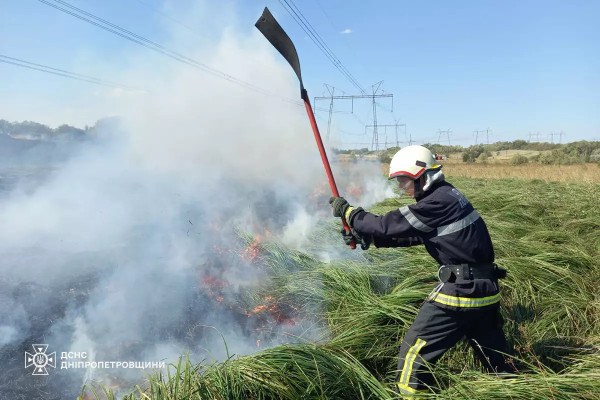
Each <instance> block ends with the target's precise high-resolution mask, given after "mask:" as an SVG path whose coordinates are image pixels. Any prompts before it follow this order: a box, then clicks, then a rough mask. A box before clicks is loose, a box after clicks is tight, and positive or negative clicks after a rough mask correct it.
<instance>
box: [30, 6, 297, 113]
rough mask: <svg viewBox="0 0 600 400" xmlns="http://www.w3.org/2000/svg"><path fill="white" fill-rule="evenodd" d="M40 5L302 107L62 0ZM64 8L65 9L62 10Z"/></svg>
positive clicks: (232, 81) (240, 84) (219, 76)
mask: <svg viewBox="0 0 600 400" xmlns="http://www.w3.org/2000/svg"><path fill="white" fill-rule="evenodd" d="M38 1H39V2H40V3H43V4H46V5H48V6H50V7H52V8H55V9H57V10H59V11H62V12H64V13H66V14H69V15H71V16H73V17H75V18H78V19H80V20H82V21H85V22H87V23H89V24H92V25H95V26H97V27H98V28H101V29H104V30H105V31H108V32H111V33H113V34H115V35H117V36H120V37H122V38H123V39H126V40H129V41H131V42H133V43H136V44H138V45H140V46H143V47H146V48H148V49H150V50H153V51H155V52H157V53H161V54H163V55H165V56H167V57H170V58H172V59H174V60H177V61H179V62H181V63H183V64H187V65H189V66H191V67H194V68H197V69H200V70H202V71H204V72H207V73H209V74H211V75H213V76H216V77H218V78H221V79H224V80H226V81H229V82H231V83H235V84H237V85H239V86H242V87H245V88H246V89H250V90H253V91H255V92H258V93H261V94H263V95H267V96H275V97H279V98H280V99H282V100H283V101H286V102H289V103H292V104H296V105H300V106H303V104H302V103H301V102H300V101H297V100H291V99H286V98H282V97H280V96H278V95H276V94H274V93H272V92H269V91H267V90H265V89H263V88H261V87H260V86H256V85H254V84H252V83H249V82H246V81H244V80H242V79H239V78H236V77H235V76H233V75H229V74H227V73H225V72H223V71H219V70H218V69H215V68H212V67H209V66H208V65H205V64H203V63H201V62H199V61H197V60H194V59H193V58H190V57H187V56H185V55H182V54H180V53H177V52H176V51H173V50H170V49H169V48H167V47H165V46H162V45H160V44H158V43H156V42H153V41H151V40H149V39H147V38H145V37H143V36H141V35H138V34H136V33H133V32H131V31H129V30H127V29H125V28H122V27H120V26H118V25H116V24H113V23H111V22H109V21H107V20H105V19H102V18H100V17H98V16H96V15H94V14H92V13H89V12H87V11H85V10H82V9H80V8H77V7H75V6H73V5H71V4H69V3H67V2H65V1H62V0H53V1H54V2H55V3H58V4H60V5H62V6H63V7H61V6H60V5H56V4H53V3H51V2H50V1H47V0H38ZM64 7H66V8H64Z"/></svg>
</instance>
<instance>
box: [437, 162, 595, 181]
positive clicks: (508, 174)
mask: <svg viewBox="0 0 600 400" xmlns="http://www.w3.org/2000/svg"><path fill="white" fill-rule="evenodd" d="M444 172H445V173H446V174H447V175H450V176H458V177H466V178H490V179H500V178H522V179H543V180H545V181H552V182H570V183H578V182H586V183H600V167H599V166H598V164H596V163H588V164H573V165H545V164H538V163H529V164H522V165H509V164H508V163H506V162H502V163H487V164H481V163H463V162H459V161H458V160H457V159H448V160H446V161H444Z"/></svg>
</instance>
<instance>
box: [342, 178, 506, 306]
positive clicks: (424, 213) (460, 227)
mask: <svg viewBox="0 0 600 400" xmlns="http://www.w3.org/2000/svg"><path fill="white" fill-rule="evenodd" d="M416 200H417V202H416V204H412V205H408V206H404V207H401V208H400V209H398V210H393V211H390V212H388V213H387V214H385V215H381V216H379V215H374V214H371V213H369V212H366V211H364V210H361V209H359V210H358V211H357V212H355V213H353V214H352V215H351V221H350V224H351V226H352V228H353V229H354V230H355V231H357V232H358V234H360V235H363V236H364V235H371V236H372V238H373V244H374V245H375V246H377V247H406V246H415V245H420V244H423V245H425V248H426V249H427V251H428V252H429V254H430V255H431V256H432V257H433V258H434V259H435V260H436V261H437V262H438V264H439V265H440V266H441V265H458V264H475V263H491V262H493V261H494V248H493V246H492V241H491V239H490V234H489V232H488V230H487V227H486V225H485V222H483V219H482V218H481V216H480V215H479V214H478V213H477V211H476V210H475V209H474V208H473V206H472V205H471V203H470V202H469V201H468V200H467V199H466V198H465V196H464V195H463V194H462V193H461V192H459V191H458V190H457V189H456V188H455V187H454V186H452V185H451V184H450V183H448V182H440V183H438V184H436V185H435V186H434V187H433V188H431V189H430V190H428V191H427V192H425V194H424V195H423V196H422V197H419V198H417V199H416ZM436 292H437V293H436ZM428 298H429V300H431V301H434V302H435V303H436V305H438V306H440V307H444V308H452V309H455V308H456V307H460V308H480V307H485V306H489V305H492V304H496V303H498V302H499V301H500V295H499V293H498V281H497V279H473V280H464V279H462V278H457V279H456V281H455V282H452V283H450V282H447V283H444V284H443V285H442V287H441V288H440V287H439V286H438V287H437V288H436V290H434V291H432V293H431V294H430V295H429V296H428Z"/></svg>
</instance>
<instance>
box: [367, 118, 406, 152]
mask: <svg viewBox="0 0 600 400" xmlns="http://www.w3.org/2000/svg"><path fill="white" fill-rule="evenodd" d="M399 126H403V127H404V137H405V138H406V124H400V123H399V122H398V121H396V123H395V124H380V125H365V133H366V132H367V129H369V128H373V129H376V128H384V129H386V131H385V132H386V142H385V146H386V148H387V128H391V127H394V130H395V133H396V147H400V143H404V141H402V142H401V141H400V140H399V139H398V127H399ZM410 142H411V144H412V140H410Z"/></svg>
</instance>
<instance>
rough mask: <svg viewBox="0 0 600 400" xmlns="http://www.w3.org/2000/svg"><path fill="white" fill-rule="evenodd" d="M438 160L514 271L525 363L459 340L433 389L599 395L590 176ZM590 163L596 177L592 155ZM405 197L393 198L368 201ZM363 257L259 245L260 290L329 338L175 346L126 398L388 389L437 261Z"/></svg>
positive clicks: (375, 254) (413, 253) (344, 394)
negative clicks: (204, 353) (480, 357)
mask: <svg viewBox="0 0 600 400" xmlns="http://www.w3.org/2000/svg"><path fill="white" fill-rule="evenodd" d="M444 168H445V171H446V173H447V175H449V179H448V180H449V181H451V182H452V183H453V184H455V186H457V187H458V188H459V189H460V190H461V191H463V192H464V193H465V194H466V196H467V197H468V198H469V199H470V200H471V202H472V203H473V205H474V206H475V207H476V208H477V209H478V211H479V213H480V214H481V215H482V216H483V218H484V219H485V221H486V223H487V225H488V228H489V230H490V232H491V235H492V239H493V241H494V244H495V249H496V257H497V263H498V264H499V265H500V266H501V267H504V268H507V269H508V271H509V275H508V278H507V279H505V280H504V281H502V282H501V285H502V289H501V290H502V295H503V301H502V313H503V316H504V319H505V321H506V322H505V331H506V334H507V336H508V338H509V341H510V342H511V343H512V344H513V345H514V347H515V351H516V355H517V357H518V359H519V360H520V369H521V372H520V373H519V374H518V375H516V376H514V377H512V378H511V379H499V378H496V377H493V376H490V375H487V374H484V373H483V372H482V369H481V366H480V365H478V364H477V363H476V362H474V361H473V357H472V353H471V350H470V349H469V348H468V346H466V345H464V344H461V345H459V346H457V347H456V348H454V349H453V350H451V351H450V352H448V353H447V354H446V355H445V356H444V357H443V359H442V360H441V361H440V362H439V363H438V364H437V365H436V366H435V367H434V370H435V373H436V376H437V378H438V383H437V387H435V388H432V393H431V394H430V395H429V397H428V398H439V399H482V400H483V399H486V400H488V399H527V400H535V399H600V289H599V287H600V211H599V210H600V200H599V199H600V185H599V184H598V183H597V182H598V179H597V178H596V179H595V180H594V179H591V181H592V182H596V183H582V184H578V183H576V182H574V181H573V180H572V179H571V178H570V175H567V174H566V172H562V173H561V174H560V176H561V177H562V178H560V179H558V176H557V175H556V174H555V175H552V174H551V173H550V171H551V170H552V169H555V168H556V167H550V166H549V167H547V168H548V170H545V169H544V170H542V169H537V172H538V173H541V174H542V175H537V176H536V177H535V178H536V179H523V178H529V177H533V176H531V175H529V174H525V173H524V172H523V171H524V170H520V172H518V171H519V170H514V171H510V172H509V169H514V168H515V167H508V166H500V167H496V166H494V165H467V166H466V167H464V168H469V169H461V168H463V166H459V165H452V164H448V165H447V166H445V167H444ZM488 168H489V169H488ZM495 168H498V169H497V170H496V169H495ZM500 168H504V169H502V170H500ZM524 168H527V166H526V167H524ZM530 168H531V167H530ZM540 168H541V167H540ZM543 168H546V167H543ZM574 168H580V167H579V166H576V167H574ZM588 168H590V169H592V170H593V169H594V168H595V172H596V174H597V175H599V174H600V170H598V168H597V167H596V166H595V165H593V166H589V167H588ZM564 169H565V167H563V168H562V169H561V171H563V170H564ZM492 171H498V172H496V173H493V172H492ZM574 171H575V170H574ZM515 175H517V176H518V178H511V176H515ZM592 175H593V174H592ZM482 176H483V177H485V178H481V177H482ZM540 176H544V177H546V178H548V180H549V181H546V180H543V179H539V178H540ZM493 177H503V178H504V179H491V178H493ZM507 177H508V178H507ZM555 181H564V182H555ZM410 202H411V201H410V200H409V199H405V198H391V199H387V200H385V201H383V202H382V203H379V204H377V205H376V206H374V207H372V209H371V211H373V212H376V213H384V212H386V211H388V210H391V209H394V208H397V207H399V206H401V205H403V204H408V203H410ZM332 224H334V222H333V221H329V222H324V223H323V226H322V227H321V229H320V230H319V231H318V232H317V233H316V235H317V237H316V238H315V240H317V243H318V240H319V235H320V236H326V235H332V234H335V233H336V232H337V230H336V229H335V227H337V225H335V226H334V225H332ZM248 240H249V243H250V241H251V238H249V239H248ZM357 251H358V250H357ZM365 255H366V256H367V258H368V261H367V262H362V263H357V262H335V263H331V264H323V263H321V262H319V261H318V260H317V259H315V258H313V257H311V256H309V255H307V254H303V253H299V252H297V251H293V250H291V249H288V248H285V247H284V246H282V245H281V244H278V243H276V242H265V243H263V244H261V248H260V257H261V260H262V262H263V263H264V265H265V268H267V269H268V270H269V271H270V275H271V276H272V279H271V281H270V282H269V283H268V285H267V286H265V287H264V288H262V289H261V290H262V291H263V293H258V297H260V296H264V295H265V294H268V295H269V296H272V297H273V298H274V299H275V300H276V301H277V302H278V303H281V304H289V305H291V306H293V307H299V310H298V315H297V316H296V317H297V318H302V316H303V315H311V316H312V317H313V318H314V316H315V315H316V316H317V318H318V321H319V323H320V324H321V325H322V326H326V327H328V331H329V334H328V337H327V338H323V340H322V341H319V342H316V343H301V344H289V345H283V346H278V347H274V348H270V349H266V350H263V351H260V352H258V353H256V354H253V355H248V356H242V357H237V356H232V357H230V358H229V359H228V360H226V361H224V362H220V363H210V362H209V363H202V364H200V365H193V364H191V363H190V362H189V361H188V360H187V359H186V358H185V356H184V357H182V358H181V359H180V360H179V362H176V363H174V364H172V365H171V367H170V368H169V371H168V372H167V373H163V374H159V373H155V374H153V375H151V376H149V378H148V379H147V380H146V381H145V382H140V384H139V386H138V387H137V388H132V392H131V394H130V395H128V396H127V397H126V398H127V399H128V400H133V399H172V400H179V399H190V398H191V399H223V400H225V399H391V398H397V397H396V395H395V394H394V393H393V391H392V386H393V382H392V380H393V376H394V374H395V367H396V362H397V360H396V357H397V351H398V343H399V340H400V338H401V337H402V335H403V334H404V333H405V331H406V330H407V328H408V327H409V326H410V324H411V322H412V320H413V319H414V316H415V315H416V312H417V310H418V307H419V306H420V304H422V301H423V299H424V297H425V295H426V294H427V293H428V292H429V291H430V290H431V288H432V286H433V283H434V282H435V273H436V271H437V266H436V265H435V262H434V261H433V260H432V259H431V258H430V257H429V256H428V255H427V254H426V252H425V250H424V249H423V248H419V247H415V248H410V249H371V250H369V251H368V252H366V253H365ZM94 390H95V392H94ZM113 397H114V396H113V394H112V392H111V391H110V390H109V389H106V388H104V392H103V388H102V387H101V386H98V385H90V386H87V387H85V388H84V389H83V391H82V395H81V397H80V398H86V399H87V398H113Z"/></svg>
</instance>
